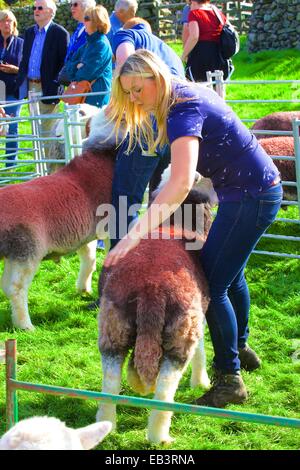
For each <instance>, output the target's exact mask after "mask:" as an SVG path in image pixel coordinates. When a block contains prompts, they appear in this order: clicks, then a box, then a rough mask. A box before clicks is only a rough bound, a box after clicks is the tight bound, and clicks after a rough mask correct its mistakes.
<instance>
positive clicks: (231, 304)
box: [200, 183, 282, 373]
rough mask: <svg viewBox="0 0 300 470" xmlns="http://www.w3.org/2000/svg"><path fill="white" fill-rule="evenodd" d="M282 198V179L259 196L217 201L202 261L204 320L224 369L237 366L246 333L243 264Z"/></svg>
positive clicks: (218, 365)
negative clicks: (206, 306) (205, 289)
mask: <svg viewBox="0 0 300 470" xmlns="http://www.w3.org/2000/svg"><path fill="white" fill-rule="evenodd" d="M281 200H282V186H281V183H279V184H277V185H275V186H271V187H270V188H268V189H267V190H265V191H264V192H263V193H261V194H260V195H259V197H257V198H253V197H251V196H249V195H245V196H244V198H243V200H242V201H240V202H224V203H221V204H220V205H219V208H218V212H217V215H216V218H215V220H214V222H213V224H212V227H211V230H210V232H209V235H208V238H207V241H206V243H205V244H204V246H203V249H202V250H201V255H200V256H201V262H202V266H203V269H204V272H205V274H206V276H207V280H208V284H209V289H210V296H211V302H210V306H209V309H208V312H207V317H206V318H207V323H208V327H209V330H210V335H211V339H212V343H213V347H214V354H215V357H214V365H215V367H216V368H217V369H218V370H220V371H222V372H225V373H234V372H236V371H238V370H239V369H240V361H239V358H238V348H240V347H243V346H244V345H245V343H246V340H247V338H248V335H249V328H248V318H249V309H250V297H249V290H248V286H247V282H246V279H245V274H244V270H245V266H246V264H247V261H248V258H249V256H250V254H251V252H252V250H253V249H254V248H255V245H256V244H257V242H258V240H259V239H260V237H261V235H262V234H263V233H264V232H265V230H266V229H267V228H268V227H269V226H270V225H271V223H272V222H273V221H274V219H275V217H276V214H277V212H278V210H279V208H280V203H281Z"/></svg>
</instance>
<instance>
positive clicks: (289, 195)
mask: <svg viewBox="0 0 300 470" xmlns="http://www.w3.org/2000/svg"><path fill="white" fill-rule="evenodd" d="M259 143H260V145H261V146H262V147H263V148H264V149H265V151H266V152H267V154H268V155H272V156H278V157H281V156H284V157H288V156H290V157H295V147H294V138H293V137H288V136H279V137H268V138H263V139H260V140H259ZM274 163H275V165H276V166H277V168H278V170H279V171H280V174H281V178H282V181H283V182H284V181H291V182H295V181H296V168H295V161H293V160H277V159H276V160H274ZM283 194H284V199H285V200H288V201H295V200H297V189H296V188H295V187H292V186H285V185H284V186H283Z"/></svg>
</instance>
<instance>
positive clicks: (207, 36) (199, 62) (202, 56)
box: [181, 0, 230, 82]
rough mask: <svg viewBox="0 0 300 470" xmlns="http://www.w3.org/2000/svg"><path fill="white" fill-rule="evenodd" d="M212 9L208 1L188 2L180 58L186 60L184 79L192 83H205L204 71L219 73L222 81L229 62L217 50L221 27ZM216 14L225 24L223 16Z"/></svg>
mask: <svg viewBox="0 0 300 470" xmlns="http://www.w3.org/2000/svg"><path fill="white" fill-rule="evenodd" d="M214 8H215V7H214V6H212V5H211V4H210V0H192V1H191V11H190V13H189V17H188V24H189V36H188V39H187V41H186V43H185V45H184V50H183V54H182V57H181V58H182V60H183V61H184V62H185V61H186V77H187V78H188V79H190V80H193V81H195V82H205V81H206V80H207V77H206V72H208V71H211V72H213V71H214V70H223V73H224V78H225V79H226V78H227V77H228V75H229V70H230V63H229V61H228V60H225V59H223V57H222V56H221V53H220V48H219V43H220V34H221V31H222V25H221V23H220V21H219V19H218V17H217V15H216V13H215V11H214ZM220 14H221V16H222V18H223V19H224V22H226V16H225V15H224V14H223V13H222V12H220Z"/></svg>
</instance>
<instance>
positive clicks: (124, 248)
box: [104, 235, 141, 268]
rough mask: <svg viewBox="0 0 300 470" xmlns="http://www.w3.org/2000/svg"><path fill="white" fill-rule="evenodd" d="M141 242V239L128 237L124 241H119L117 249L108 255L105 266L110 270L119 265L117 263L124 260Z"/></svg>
mask: <svg viewBox="0 0 300 470" xmlns="http://www.w3.org/2000/svg"><path fill="white" fill-rule="evenodd" d="M140 241H141V239H140V238H138V237H135V238H130V237H129V236H128V235H126V236H125V237H124V238H122V240H120V241H119V243H118V244H117V245H116V246H115V248H113V249H112V250H111V251H110V252H109V253H108V255H107V257H106V258H105V260H104V266H105V267H106V268H109V267H110V266H114V265H115V264H117V262H118V261H120V260H121V259H122V258H124V256H126V255H127V253H128V252H129V251H131V250H132V249H133V248H135V247H136V246H137V245H138V244H139V243H140Z"/></svg>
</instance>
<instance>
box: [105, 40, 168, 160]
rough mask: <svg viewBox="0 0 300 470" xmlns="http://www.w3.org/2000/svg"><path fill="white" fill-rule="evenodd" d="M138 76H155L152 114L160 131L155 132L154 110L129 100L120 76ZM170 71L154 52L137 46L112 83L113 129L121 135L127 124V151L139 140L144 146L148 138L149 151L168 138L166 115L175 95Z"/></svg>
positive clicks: (109, 110)
mask: <svg viewBox="0 0 300 470" xmlns="http://www.w3.org/2000/svg"><path fill="white" fill-rule="evenodd" d="M124 76H137V77H140V78H142V79H144V80H154V81H155V83H156V89H157V95H156V105H155V111H153V115H154V116H155V118H156V122H157V130H158V132H157V135H156V136H155V135H154V131H153V120H152V119H151V114H149V113H146V112H145V111H144V110H143V109H142V107H141V106H140V105H138V104H136V102H132V101H131V100H130V96H129V94H128V93H125V92H124V90H123V88H122V85H121V81H120V79H121V77H124ZM174 79H175V77H172V78H171V73H170V71H169V69H168V67H167V66H166V64H165V63H164V62H162V60H161V59H160V58H159V57H157V56H156V55H155V54H153V53H152V52H149V51H147V50H144V49H139V50H137V51H136V52H135V53H134V54H132V55H130V56H129V57H128V59H127V60H126V62H124V64H123V65H122V67H120V69H119V71H118V72H117V73H116V75H115V78H114V80H113V85H112V94H111V99H110V104H109V106H108V117H109V119H110V120H112V121H115V128H114V132H116V135H119V131H120V128H121V127H122V128H123V127H124V123H125V135H127V134H128V135H129V144H128V151H129V150H131V149H132V148H133V147H134V145H135V144H136V143H138V144H139V145H140V146H141V147H142V148H143V147H144V146H145V142H147V145H148V150H149V152H151V153H152V152H155V150H156V148H157V146H162V145H164V144H165V143H166V142H167V140H168V139H167V115H168V112H169V109H170V107H171V106H172V104H173V103H174V101H173V98H172V80H174Z"/></svg>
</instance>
